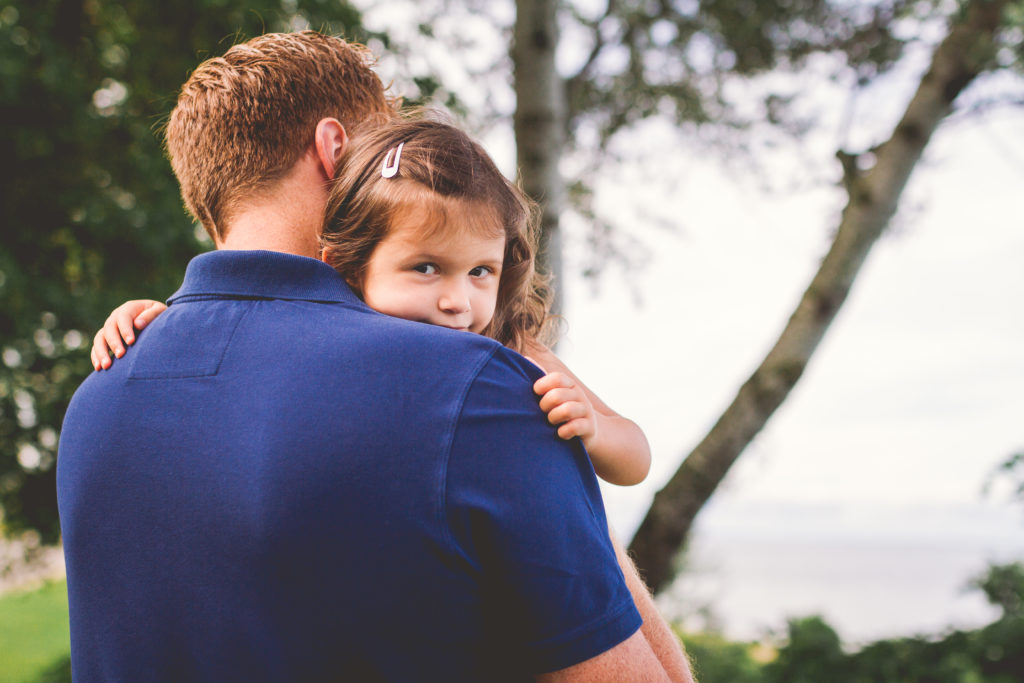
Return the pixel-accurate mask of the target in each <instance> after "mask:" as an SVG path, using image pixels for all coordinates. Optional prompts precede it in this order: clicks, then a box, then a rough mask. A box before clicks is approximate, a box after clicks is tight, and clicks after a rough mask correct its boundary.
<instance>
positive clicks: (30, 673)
mask: <svg viewBox="0 0 1024 683" xmlns="http://www.w3.org/2000/svg"><path fill="white" fill-rule="evenodd" d="M0 652H2V653H3V656H0V681H4V682H5V683H36V682H37V681H40V680H49V679H50V678H52V676H53V673H54V671H57V670H60V669H62V668H63V667H64V666H66V661H67V658H68V656H69V653H70V652H71V644H70V642H69V639H68V596H67V584H66V583H65V582H64V581H55V582H53V583H48V584H46V585H45V586H43V587H42V588H40V589H38V590H34V591H28V592H21V593H11V594H8V595H4V596H3V597H0Z"/></svg>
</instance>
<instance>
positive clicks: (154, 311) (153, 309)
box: [135, 301, 167, 330]
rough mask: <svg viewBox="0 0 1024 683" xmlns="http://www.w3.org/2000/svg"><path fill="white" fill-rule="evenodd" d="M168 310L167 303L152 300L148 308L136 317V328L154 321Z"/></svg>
mask: <svg viewBox="0 0 1024 683" xmlns="http://www.w3.org/2000/svg"><path fill="white" fill-rule="evenodd" d="M166 310H167V306H166V305H165V304H162V303H160V302H159V301H154V302H152V303H151V304H150V305H149V306H148V307H147V308H146V310H144V311H142V313H140V314H139V315H138V317H137V318H135V329H138V330H141V329H142V328H144V327H145V326H146V325H148V324H149V323H151V322H153V321H154V320H155V319H156V317H157V316H158V315H160V314H161V313H163V312H164V311H166Z"/></svg>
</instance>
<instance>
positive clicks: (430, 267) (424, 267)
mask: <svg viewBox="0 0 1024 683" xmlns="http://www.w3.org/2000/svg"><path fill="white" fill-rule="evenodd" d="M413 270H415V271H416V272H417V273H423V274H424V275H437V266H435V265H434V264H433V263H420V264H418V265H416V266H413Z"/></svg>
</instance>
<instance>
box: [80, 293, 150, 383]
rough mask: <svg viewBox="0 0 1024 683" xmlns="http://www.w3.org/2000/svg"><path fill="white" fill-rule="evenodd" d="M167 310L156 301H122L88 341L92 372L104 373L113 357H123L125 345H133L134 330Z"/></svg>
mask: <svg viewBox="0 0 1024 683" xmlns="http://www.w3.org/2000/svg"><path fill="white" fill-rule="evenodd" d="M166 310H167V306H165V305H164V304H163V303H162V302H160V301H153V300H152V299H135V300H133V301H126V302H124V303H123V304H121V305H120V306H118V307H117V308H115V309H114V310H113V311H111V313H110V315H109V316H107V321H106V322H105V323H103V328H102V329H101V330H100V331H99V332H97V333H96V336H95V337H93V340H92V352H91V354H90V356H91V357H92V366H93V368H95V369H96V370H106V369H107V368H109V367H110V366H111V364H112V363H113V361H112V360H111V358H110V354H111V353H113V354H114V357H115V358H120V357H121V356H123V355H124V351H125V346H131V345H132V344H134V343H135V331H136V330H141V329H142V328H144V327H145V326H146V325H148V324H149V323H150V322H152V321H153V319H154V318H156V317H157V316H158V315H160V314H161V313H163V312H164V311H166Z"/></svg>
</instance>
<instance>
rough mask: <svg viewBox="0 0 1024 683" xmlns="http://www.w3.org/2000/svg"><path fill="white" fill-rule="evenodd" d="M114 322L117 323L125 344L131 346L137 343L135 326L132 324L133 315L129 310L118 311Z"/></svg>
mask: <svg viewBox="0 0 1024 683" xmlns="http://www.w3.org/2000/svg"><path fill="white" fill-rule="evenodd" d="M114 324H115V325H117V331H118V333H119V334H120V335H121V339H123V340H124V343H125V344H128V345H129V346H131V345H132V344H134V343H135V328H134V327H133V326H132V316H131V314H130V313H128V312H127V311H124V312H121V313H118V315H117V319H116V320H115V321H114Z"/></svg>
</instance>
